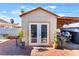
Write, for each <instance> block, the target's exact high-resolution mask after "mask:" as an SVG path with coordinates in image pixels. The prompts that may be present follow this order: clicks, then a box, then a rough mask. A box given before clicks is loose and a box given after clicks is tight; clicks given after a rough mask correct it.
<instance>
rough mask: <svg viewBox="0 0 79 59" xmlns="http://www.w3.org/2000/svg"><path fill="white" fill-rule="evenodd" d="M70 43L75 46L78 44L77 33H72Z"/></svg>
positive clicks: (78, 36)
mask: <svg viewBox="0 0 79 59" xmlns="http://www.w3.org/2000/svg"><path fill="white" fill-rule="evenodd" d="M71 41H72V42H73V43H75V44H79V32H72V39H71Z"/></svg>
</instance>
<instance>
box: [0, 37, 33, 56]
mask: <svg viewBox="0 0 79 59" xmlns="http://www.w3.org/2000/svg"><path fill="white" fill-rule="evenodd" d="M31 50H32V48H30V47H29V48H25V49H21V48H20V47H18V46H16V40H15V39H0V55H28V56H29V55H30V54H31Z"/></svg>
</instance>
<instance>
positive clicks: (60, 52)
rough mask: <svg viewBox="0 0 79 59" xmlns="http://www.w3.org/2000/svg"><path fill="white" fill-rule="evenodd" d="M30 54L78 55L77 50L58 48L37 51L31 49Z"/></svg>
mask: <svg viewBox="0 0 79 59" xmlns="http://www.w3.org/2000/svg"><path fill="white" fill-rule="evenodd" d="M31 56H79V50H67V49H64V50H60V49H47V50H43V51H38V50H35V49H33V50H32V52H31Z"/></svg>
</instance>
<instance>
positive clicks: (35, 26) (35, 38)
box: [31, 24, 37, 43]
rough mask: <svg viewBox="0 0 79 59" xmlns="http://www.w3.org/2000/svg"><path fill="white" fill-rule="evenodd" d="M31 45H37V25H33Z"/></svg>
mask: <svg viewBox="0 0 79 59" xmlns="http://www.w3.org/2000/svg"><path fill="white" fill-rule="evenodd" d="M31 43H37V25H36V24H32V25H31Z"/></svg>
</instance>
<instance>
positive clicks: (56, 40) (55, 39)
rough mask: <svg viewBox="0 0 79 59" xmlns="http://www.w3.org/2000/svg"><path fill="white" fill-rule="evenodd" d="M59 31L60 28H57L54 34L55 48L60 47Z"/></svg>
mask: <svg viewBox="0 0 79 59" xmlns="http://www.w3.org/2000/svg"><path fill="white" fill-rule="evenodd" d="M57 32H59V29H56V30H55V35H54V40H53V48H54V49H56V48H58V44H59V42H58V38H57Z"/></svg>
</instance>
